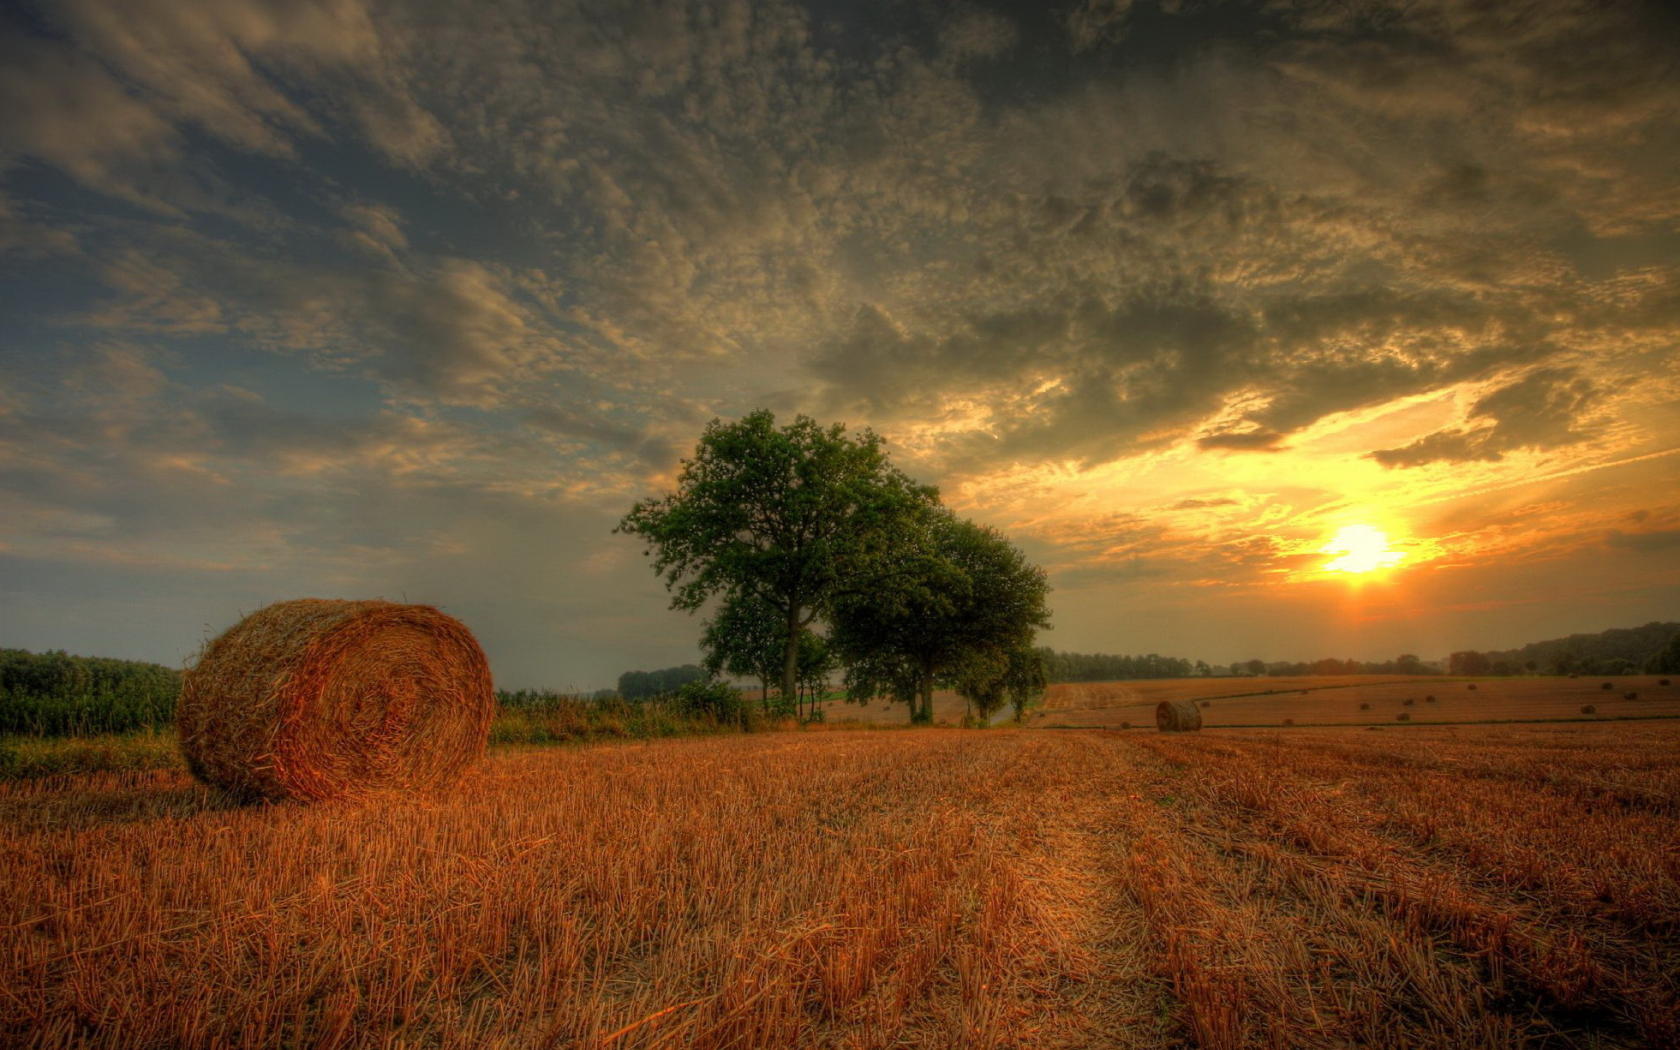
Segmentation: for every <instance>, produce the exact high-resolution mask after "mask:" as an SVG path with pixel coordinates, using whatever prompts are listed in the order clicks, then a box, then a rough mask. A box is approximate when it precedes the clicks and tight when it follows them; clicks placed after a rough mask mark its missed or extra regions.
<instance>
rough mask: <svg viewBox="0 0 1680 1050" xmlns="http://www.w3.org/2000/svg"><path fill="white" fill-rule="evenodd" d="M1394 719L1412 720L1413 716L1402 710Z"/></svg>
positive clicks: (1401, 720) (1398, 720)
mask: <svg viewBox="0 0 1680 1050" xmlns="http://www.w3.org/2000/svg"><path fill="white" fill-rule="evenodd" d="M1394 720H1395V721H1397V722H1410V721H1411V720H1412V716H1411V715H1409V714H1407V713H1406V712H1405V711H1402V712H1400V713H1399V714H1397V715H1395V716H1394Z"/></svg>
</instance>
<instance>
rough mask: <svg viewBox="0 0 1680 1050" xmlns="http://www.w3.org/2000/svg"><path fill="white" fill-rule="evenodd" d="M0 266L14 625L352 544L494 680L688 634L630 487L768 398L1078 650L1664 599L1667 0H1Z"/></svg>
mask: <svg viewBox="0 0 1680 1050" xmlns="http://www.w3.org/2000/svg"><path fill="white" fill-rule="evenodd" d="M0 281H3V292H0V645H5V646H8V647H22V648H29V649H37V650H39V649H47V648H63V649H67V650H69V651H71V652H80V653H87V654H99V655H108V656H119V657H127V658H135V659H150V660H158V661H161V662H164V663H169V664H175V665H179V664H180V663H181V662H182V661H183V660H186V659H189V658H190V657H191V655H192V654H193V653H194V652H195V651H196V650H197V649H198V647H199V646H200V645H201V644H202V642H203V641H204V640H205V638H206V637H208V636H211V635H213V634H215V633H216V632H218V631H220V630H222V629H223V628H225V627H227V626H228V625H230V624H231V623H233V622H234V621H236V620H237V619H238V617H239V616H240V615H242V614H243V613H248V612H251V611H253V610H255V609H256V608H259V607H261V606H263V605H266V604H268V603H269V602H272V601H277V600H281V599H286V598H294V597H304V596H312V597H339V598H365V597H385V598H389V599H393V600H406V601H412V602H426V603H430V604H436V605H439V606H441V607H442V608H443V609H445V610H446V611H448V612H450V613H451V614H453V615H455V616H458V617H460V618H461V619H462V620H463V621H465V622H466V624H467V625H468V626H469V627H470V628H472V629H473V631H474V632H475V633H476V634H477V636H478V637H479V639H480V641H481V642H482V643H483V645H484V647H485V649H486V651H487V653H488V654H489V656H490V659H491V664H492V667H493V669H494V671H495V674H496V677H497V681H498V684H501V685H506V686H510V687H525V686H537V687H553V688H574V689H583V688H594V687H597V686H602V685H607V684H611V683H612V682H613V681H614V680H615V679H616V677H617V675H618V674H619V673H620V672H621V671H625V670H629V669H632V668H640V669H649V668H655V667H661V666H666V665H670V664H677V663H683V662H689V661H692V660H694V659H695V658H696V656H697V650H696V640H697V638H698V636H699V632H700V622H699V619H698V618H696V617H694V616H690V615H689V614H686V613H682V612H674V611H671V610H670V609H669V608H668V599H667V596H666V594H665V591H664V589H663V587H662V586H661V584H660V582H659V580H658V579H657V578H656V577H655V576H654V574H653V572H652V571H651V568H650V566H649V563H648V561H647V560H646V559H645V558H644V556H643V554H642V551H641V548H640V545H639V544H638V543H637V541H635V540H634V539H632V538H629V537H626V536H623V535H615V534H614V533H613V531H612V529H613V526H614V524H615V523H616V522H617V521H618V520H619V518H620V517H621V516H622V515H623V514H624V512H625V511H626V510H628V509H629V507H630V505H631V504H632V503H633V502H634V501H636V500H637V499H642V498H646V497H649V496H655V495H658V494H660V493H662V492H664V491H667V490H669V489H670V487H671V486H672V485H673V483H674V480H675V478H676V475H677V472H678V470H679V469H680V462H681V459H682V457H683V456H684V455H686V454H689V453H690V452H691V451H692V449H693V447H694V443H695V441H696V439H697V438H698V436H699V434H700V432H701V430H702V429H703V428H704V426H705V425H706V423H707V422H708V421H710V420H712V419H714V418H722V419H730V418H736V417H739V416H741V415H743V414H745V413H747V412H749V411H752V410H754V409H758V408H769V409H771V410H773V411H774V412H775V413H776V414H777V415H778V417H779V418H784V419H791V417H792V416H794V415H795V414H798V413H805V414H808V415H810V416H812V417H814V418H816V419H818V420H820V421H822V422H825V423H828V422H843V423H845V424H846V425H847V426H848V427H853V428H863V427H868V428H871V429H873V430H874V431H875V432H877V433H878V434H880V435H882V436H883V437H884V438H885V439H886V440H887V441H888V447H889V449H890V451H891V454H892V456H893V461H894V463H895V464H896V465H898V466H899V467H901V468H902V469H904V470H905V471H906V472H908V473H909V474H911V475H912V476H914V477H916V478H917V479H919V480H921V481H924V482H928V483H932V484H936V485H938V486H939V488H940V491H941V493H942V496H943V499H944V501H945V502H946V503H947V504H948V505H950V506H951V507H953V508H954V509H955V510H957V511H958V512H959V513H961V514H963V515H965V516H968V517H972V518H974V519H976V520H978V521H981V522H984V523H986V524H989V525H992V526H995V527H997V528H999V529H1001V530H1002V531H1003V532H1004V533H1005V534H1006V535H1007V536H1009V537H1010V538H1011V539H1012V540H1013V541H1014V542H1015V543H1017V544H1018V545H1019V546H1021V547H1022V548H1023V549H1024V550H1025V551H1027V552H1028V554H1029V555H1030V556H1031V557H1033V558H1034V559H1035V560H1036V561H1037V562H1038V563H1039V564H1041V565H1043V566H1044V567H1045V568H1046V570H1047V571H1048V572H1049V576H1050V582H1051V584H1052V585H1053V587H1054V588H1055V590H1054V592H1053V594H1052V596H1051V607H1052V610H1053V617H1054V627H1053V629H1052V630H1051V631H1050V632H1049V633H1048V634H1047V635H1045V636H1044V638H1043V640H1044V641H1045V642H1047V643H1048V644H1051V645H1054V646H1056V647H1057V648H1061V649H1068V650H1076V651H1082V652H1091V651H1101V652H1123V653H1142V652H1159V653H1163V654H1171V655H1178V656H1185V657H1189V658H1192V659H1195V658H1200V659H1205V660H1207V661H1209V662H1210V663H1221V664H1223V663H1228V662H1230V661H1232V660H1246V659H1249V658H1251V657H1259V658H1262V659H1271V660H1278V659H1290V660H1297V659H1312V658H1316V657H1321V656H1330V655H1334V656H1339V657H1350V656H1351V657H1357V658H1360V659H1388V658H1392V657H1393V656H1395V655H1396V654H1399V653H1402V652H1409V653H1418V654H1420V655H1422V656H1424V657H1425V658H1438V657H1440V656H1443V655H1444V654H1446V653H1447V652H1449V651H1451V650H1454V649H1462V648H1481V649H1486V648H1504V647H1510V646H1515V645H1519V644H1522V643H1524V642H1527V641H1532V640H1536V639H1540V638H1546V637H1554V636H1557V635H1561V634H1567V633H1572V632H1576V631H1598V630H1603V629H1605V628H1609V627H1618V626H1633V625H1637V624H1642V623H1645V622H1647V621H1650V620H1656V619H1670V620H1672V619H1680V485H1677V484H1676V482H1677V481H1680V15H1677V14H1676V13H1675V12H1674V10H1673V9H1672V7H1671V5H1669V4H1665V3H1658V2H1650V3H1635V2H1615V0H1580V2H1565V0H1537V2H1518V0H1511V2H1498V3H1492V2H1486V0H1407V2H1378V0H1372V2H1361V0H1255V2H1238V0H1230V2H1194V0H1177V2H1174V0H1155V2H1149V0H1084V2H1078V3H1065V4H1060V5H1055V4H1045V3H983V2H972V3H962V4H936V3H912V2H906V3H888V2H884V0H883V2H862V3H843V2H839V0H812V2H810V3H775V2H768V0H766V2H754V3H735V2H730V0H713V2H710V3H665V2H625V3H611V2H590V3H568V2H564V0H474V2H471V3H468V2H465V0H459V2H456V0H377V2H374V0H39V2H30V3H21V4H20V3H17V2H15V0H8V2H7V3H6V4H5V5H4V6H3V7H0ZM1347 526H1358V527H1362V528H1364V529H1365V530H1367V531H1366V532H1365V534H1366V535H1369V530H1377V531H1380V532H1381V533H1382V534H1383V536H1384V537H1385V538H1386V540H1387V545H1386V546H1385V547H1381V550H1383V551H1386V552H1388V554H1387V555H1385V556H1384V557H1383V558H1381V559H1379V560H1380V561H1381V562H1382V563H1383V564H1382V565H1381V567H1380V568H1378V569H1376V570H1375V571H1371V572H1362V573H1353V572H1345V571H1339V570H1338V569H1335V568H1327V566H1330V565H1332V564H1333V563H1334V561H1335V559H1336V558H1337V551H1336V550H1335V549H1330V550H1327V548H1334V547H1335V546H1336V545H1335V544H1334V543H1333V542H1332V541H1333V540H1334V539H1335V537H1336V536H1337V535H1338V534H1339V533H1340V530H1341V529H1343V528H1345V527H1347ZM1356 534H1357V533H1356Z"/></svg>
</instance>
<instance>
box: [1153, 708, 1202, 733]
mask: <svg viewBox="0 0 1680 1050" xmlns="http://www.w3.org/2000/svg"><path fill="white" fill-rule="evenodd" d="M1155 725H1156V727H1157V728H1158V729H1160V730H1161V732H1163V733H1188V732H1190V731H1191V730H1192V729H1200V728H1202V712H1201V709H1200V708H1198V707H1197V706H1196V705H1195V704H1193V703H1191V702H1190V701H1188V700H1163V701H1161V702H1160V703H1159V704H1156V705H1155Z"/></svg>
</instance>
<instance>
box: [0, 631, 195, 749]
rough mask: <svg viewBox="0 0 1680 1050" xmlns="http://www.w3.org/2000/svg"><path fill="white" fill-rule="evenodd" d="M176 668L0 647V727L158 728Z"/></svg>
mask: <svg viewBox="0 0 1680 1050" xmlns="http://www.w3.org/2000/svg"><path fill="white" fill-rule="evenodd" d="M180 693H181V672H179V671H176V670H174V669H172V668H168V667H164V666H162V665H161V664H148V663H141V662H139V661H135V660H110V659H106V658H103V657H97V656H71V655H69V654H68V653H64V652H46V653H31V652H29V651H27V650H25V649H0V733H18V734H26V735H30V736H85V735H89V734H93V733H130V732H134V731H136V730H141V729H162V728H165V727H167V726H169V725H170V724H172V723H173V722H174V720H175V698H176V697H177V696H179V695H180Z"/></svg>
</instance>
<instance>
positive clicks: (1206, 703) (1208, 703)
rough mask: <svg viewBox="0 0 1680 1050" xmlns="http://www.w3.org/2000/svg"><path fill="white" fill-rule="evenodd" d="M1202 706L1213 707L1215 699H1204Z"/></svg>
mask: <svg viewBox="0 0 1680 1050" xmlns="http://www.w3.org/2000/svg"><path fill="white" fill-rule="evenodd" d="M1202 706H1203V707H1212V706H1213V701H1212V700H1203V701H1202Z"/></svg>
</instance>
